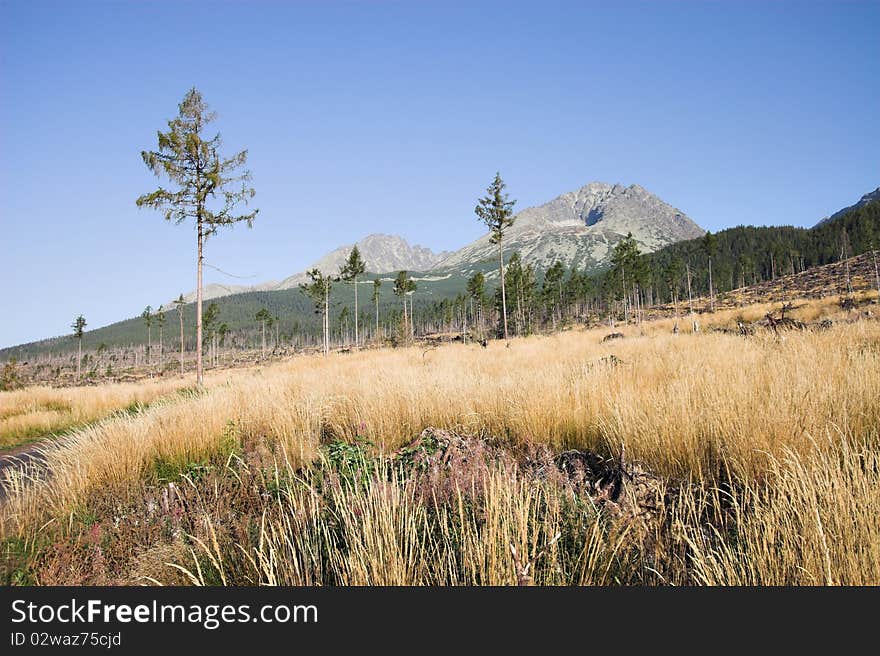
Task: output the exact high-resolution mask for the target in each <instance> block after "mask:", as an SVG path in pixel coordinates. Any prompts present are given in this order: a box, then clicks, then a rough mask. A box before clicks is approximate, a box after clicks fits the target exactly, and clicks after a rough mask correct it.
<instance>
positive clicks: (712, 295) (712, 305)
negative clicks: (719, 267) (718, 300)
mask: <svg viewBox="0 0 880 656" xmlns="http://www.w3.org/2000/svg"><path fill="white" fill-rule="evenodd" d="M709 309H710V310H711V311H712V312H714V311H715V292H714V291H713V290H712V258H711V257H710V258H709Z"/></svg>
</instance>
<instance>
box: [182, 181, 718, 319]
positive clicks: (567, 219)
mask: <svg viewBox="0 0 880 656" xmlns="http://www.w3.org/2000/svg"><path fill="white" fill-rule="evenodd" d="M474 220H476V219H474ZM628 233H632V235H633V237H634V238H635V240H636V241H637V242H638V244H639V247H640V248H641V250H642V252H645V253H649V252H653V251H655V250H657V249H659V248H662V247H664V246H666V245H668V244H672V243H675V242H677V241H681V240H683V239H693V238H695V237H700V236H702V235H703V234H704V233H705V231H704V230H703V229H702V228H701V227H700V226H698V225H697V224H696V223H694V222H693V221H692V220H691V219H690V218H689V217H688V216H687V215H686V214H685V213H684V212H682V211H681V210H678V209H676V208H674V207H672V206H671V205H669V204H668V203H666V202H664V201H662V200H660V199H659V198H658V197H657V196H655V195H654V194H652V193H650V192H649V191H647V190H646V189H644V188H643V187H640V186H639V185H630V186H629V187H625V186H623V185H619V184H615V185H610V184H606V183H604V182H591V183H590V184H588V185H585V186H583V187H581V188H580V189H578V190H577V191H572V192H568V193H565V194H562V195H561V196H558V197H557V198H554V199H553V200H551V201H549V202H547V203H544V204H543V205H540V206H538V207H529V208H527V209H525V210H523V211H521V212H519V213H518V214H517V215H516V216H515V217H514V224H513V226H512V227H511V228H510V229H509V230H508V232H507V234H506V235H505V239H504V250H505V253H506V256H510V255H512V254H513V253H519V255H520V257H521V258H522V260H523V262H525V263H526V264H532V265H533V266H534V267H535V269H536V270H538V271H543V270H545V269H547V268H549V267H550V266H551V265H552V264H553V263H554V262H556V261H557V260H559V261H561V262H562V263H563V264H564V265H565V267H566V268H576V269H578V270H582V271H586V272H588V273H590V272H594V271H597V270H599V269H602V268H604V267H606V266H607V265H608V264H609V262H610V258H611V252H612V250H613V248H614V245H615V244H616V243H617V242H618V241H620V239H622V238H623V237H625V236H626V235H627V234H628ZM352 246H354V244H347V245H345V246H340V247H339V248H337V249H335V250H333V251H331V252H330V253H327V254H326V255H325V256H323V257H322V258H320V259H319V260H317V261H316V262H314V263H313V264H311V265H310V266H308V267H306V271H308V270H309V269H320V270H321V271H322V272H324V273H336V272H338V271H339V269H340V267H341V266H342V264H343V263H344V261H345V259H346V258H347V257H348V255H349V253H350V252H351V249H352ZM357 247H358V249H359V250H360V251H361V257H363V259H364V261H365V262H366V263H367V270H368V271H369V272H371V273H373V274H383V273H392V272H396V271H401V270H406V271H413V272H418V273H427V274H428V276H429V277H434V278H437V277H440V278H448V277H452V276H455V277H458V276H470V275H472V274H473V273H474V272H475V271H478V270H479V271H485V272H486V275H487V277H489V278H492V277H494V276H496V275H497V273H496V271H495V268H496V266H497V265H496V262H497V260H498V247H497V246H495V245H494V244H491V243H489V235H488V233H487V234H486V235H484V236H483V237H480V238H479V239H477V240H476V241H474V242H472V243H470V244H468V245H467V246H464V247H463V248H461V249H459V250H457V251H455V252H454V253H449V252H446V251H444V252H440V253H435V252H434V251H432V250H431V249H429V248H425V247H423V246H419V245H415V246H411V245H410V244H409V243H407V241H406V240H405V239H403V238H402V237H398V236H395V235H384V234H373V235H369V236H367V237H364V238H363V239H361V240H360V241H358V242H357ZM305 281H306V275H305V272H300V273H295V274H293V275H291V276H288V277H287V278H285V279H284V280H282V281H280V282H278V281H275V280H272V281H269V282H265V283H262V284H259V285H254V286H243V285H223V284H216V283H214V284H210V285H206V286H205V287H204V292H203V293H204V298H205V299H206V300H207V299H214V298H219V297H222V296H229V295H231V294H240V293H244V292H255V291H278V290H283V289H291V288H293V287H296V286H297V285H299V284H300V283H303V282H305ZM184 299H185V300H186V301H187V302H192V301H194V300H195V292H190V293H189V294H186V295H185V296H184Z"/></svg>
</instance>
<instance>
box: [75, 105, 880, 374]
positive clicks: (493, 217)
mask: <svg viewBox="0 0 880 656" xmlns="http://www.w3.org/2000/svg"><path fill="white" fill-rule="evenodd" d="M178 109H179V113H178V116H177V117H175V118H173V119H172V120H170V121H168V130H167V131H166V132H162V131H159V132H158V149H157V150H156V151H143V152H142V153H141V156H142V159H143V161H144V163H145V164H146V166H147V167H148V168H149V169H150V170H151V171H152V172H153V173H155V174H156V175H157V176H158V177H164V178H166V179H167V180H168V181H169V182H170V183H172V184H171V188H165V187H159V188H158V189H157V190H155V191H153V192H151V193H149V194H145V195H143V196H141V197H139V198H138V199H137V205H138V206H139V207H148V208H153V209H157V210H160V211H161V212H162V213H163V216H164V218H165V219H166V220H168V221H170V222H174V223H176V224H179V223H182V222H184V221H186V220H192V221H193V222H194V223H195V227H196V234H197V240H196V278H197V287H196V302H195V308H194V312H192V311H188V310H187V308H186V306H187V305H188V304H187V303H186V301H185V300H184V298H183V295H182V294H181V295H180V296H179V298H178V299H177V300H176V301H175V302H174V303H173V305H174V312H175V314H176V317H172V318H176V319H177V326H176V328H177V330H174V331H172V332H173V333H176V334H175V335H174V336H173V337H171V338H170V339H169V338H168V336H166V334H165V328H166V322H170V321H172V319H171V318H169V314H171V312H172V309H171V308H170V307H162V306H160V307H159V309H158V310H155V311H154V310H153V308H152V307H150V306H148V307H147V308H145V310H144V311H143V313H142V314H141V319H142V322H143V329H144V333H145V334H144V338H145V342H144V346H143V350H142V353H143V363H142V364H143V365H144V366H147V367H155V368H156V370H157V371H165V370H167V366H168V363H169V362H170V360H169V358H171V356H170V355H169V354H168V353H166V346H167V347H168V348H174V349H175V351H176V352H175V359H176V361H177V362H176V364H177V367H178V368H179V371H180V372H181V373H183V372H184V371H185V370H186V368H187V365H186V361H187V359H191V357H190V358H188V357H187V354H190V356H192V355H194V356H195V371H196V373H197V380H198V384H199V385H201V384H202V375H203V367H204V361H207V363H208V364H209V365H210V366H218V364H220V361H221V356H222V354H223V353H228V352H230V351H233V352H234V351H239V350H255V349H258V350H259V352H260V357H261V358H266V357H269V355H271V354H277V353H279V352H284V353H286V352H289V351H290V350H296V349H310V348H317V349H318V350H320V351H322V352H323V353H324V354H327V353H329V352H330V350H331V348H334V347H336V346H342V347H348V348H354V349H358V348H361V347H362V346H364V345H366V344H373V343H379V342H384V341H386V340H391V341H392V342H393V343H395V344H397V343H406V342H411V341H412V340H414V339H416V337H418V336H423V335H425V334H430V333H438V332H455V333H458V334H460V335H461V338H462V339H464V340H468V339H478V340H485V339H487V338H488V337H491V336H496V337H498V338H504V339H505V340H507V339H508V338H509V336H510V335H511V334H513V335H528V334H531V333H534V332H537V331H543V330H548V329H549V330H555V329H557V328H559V327H560V326H562V325H565V324H567V323H570V322H573V321H575V322H583V321H587V320H589V319H593V320H605V319H608V320H610V321H611V322H612V323H613V321H615V320H622V321H626V322H628V321H633V320H634V321H639V320H641V316H642V312H643V310H644V309H645V308H647V307H651V306H654V305H657V304H665V303H672V304H674V305H675V307H676V309H678V307H679V305H681V306H682V309H683V310H684V309H685V308H686V309H688V310H689V311H691V312H693V299H694V298H696V297H698V296H703V297H708V298H709V304H710V309H712V308H714V304H715V298H716V295H717V294H720V293H725V292H727V291H730V290H732V289H735V288H737V287H743V286H746V285H750V284H754V283H757V282H760V281H764V280H773V279H775V278H777V277H779V276H782V275H786V274H789V273H797V272H800V271H803V270H805V269H806V268H808V267H812V266H816V265H820V264H826V263H829V262H834V261H838V260H843V259H845V258H847V257H850V256H852V255H854V254H859V253H862V252H866V251H870V250H872V249H876V248H877V245H878V242H880V202H874V203H870V204H867V205H865V206H862V207H860V208H857V209H855V210H853V211H851V212H849V213H848V214H847V215H845V216H844V217H841V218H839V219H837V220H835V221H833V222H829V223H827V224H823V225H821V226H818V227H816V228H814V229H811V230H807V229H802V228H793V227H779V228H757V227H744V226H741V227H737V228H732V229H728V230H724V231H722V232H719V233H717V234H711V233H706V235H705V236H704V237H702V238H700V239H694V240H689V241H686V242H679V243H676V244H672V245H670V246H668V247H666V248H663V249H661V250H660V251H657V252H655V253H650V254H647V255H643V254H642V253H640V251H639V248H638V245H637V242H636V241H635V239H633V237H632V235H627V237H625V238H623V239H621V240H620V241H619V242H618V243H617V244H616V245H615V247H614V250H613V254H612V258H611V266H610V268H608V269H607V270H606V271H604V272H601V273H599V274H593V275H588V274H586V273H585V272H579V271H577V270H569V269H566V267H565V266H564V264H563V263H562V262H555V263H554V264H553V265H552V266H550V267H549V268H548V269H547V270H546V271H538V270H536V269H535V267H534V266H533V265H531V264H526V263H524V262H523V261H522V259H521V258H520V256H519V254H518V253H505V250H504V237H505V234H506V232H507V230H508V229H509V228H510V227H511V226H512V225H513V223H514V216H513V206H514V204H515V202H516V201H514V200H510V199H509V197H508V194H507V193H505V187H506V185H505V183H504V181H503V180H502V178H501V175H500V174H498V173H496V175H495V178H494V179H493V181H492V183H491V184H490V185H489V187H488V188H487V190H486V194H485V195H484V196H482V197H480V198H479V199H478V201H477V205H476V207H475V209H474V213H475V214H476V216H477V217H478V219H479V220H480V221H481V222H483V223H484V224H485V225H486V227H487V228H488V230H489V234H490V241H491V243H492V244H495V245H497V246H498V260H497V264H498V267H497V272H496V271H493V270H491V269H487V270H486V271H485V272H477V273H475V274H474V275H473V276H471V278H470V279H468V280H467V282H466V285H465V289H464V290H463V291H462V292H461V293H460V294H458V295H457V296H456V297H455V298H443V299H442V300H439V301H437V300H428V299H427V298H425V299H417V291H418V285H417V283H416V281H415V280H414V279H413V278H412V276H411V275H410V273H409V272H407V271H400V272H399V273H398V274H397V275H396V277H395V278H394V279H393V280H390V281H388V280H386V281H383V280H381V279H379V278H372V279H370V278H368V277H367V275H366V272H367V270H368V267H369V263H368V262H366V261H364V259H363V257H362V255H361V253H360V251H359V249H358V248H357V246H355V247H354V248H353V249H352V250H351V252H350V254H349V257H348V258H347V260H346V261H345V262H344V264H343V265H342V266H341V267H340V269H339V270H338V271H335V272H328V271H320V270H318V269H313V270H310V271H308V272H307V276H308V281H307V282H306V283H303V284H302V285H300V286H299V289H298V292H300V293H301V301H302V302H299V301H296V300H294V301H293V302H292V304H291V305H290V306H289V307H288V308H285V309H281V308H279V307H274V308H273V307H270V306H269V304H266V305H265V306H261V307H259V308H258V309H256V311H254V310H253V304H252V303H250V304H249V305H248V304H241V305H240V306H238V305H236V302H235V301H230V300H228V299H224V302H223V310H222V311H221V307H220V305H219V304H218V303H216V302H212V303H210V304H209V305H208V306H207V308H206V309H203V295H202V268H203V262H204V248H205V243H206V241H207V240H208V238H209V237H212V236H214V235H215V234H216V233H217V232H218V230H219V229H220V228H223V227H230V226H233V225H235V224H237V223H245V224H247V225H248V226H249V227H250V226H251V225H252V224H253V221H254V219H255V217H256V215H257V213H258V210H256V209H255V210H252V211H250V212H245V213H238V212H239V211H238V208H239V206H241V205H247V204H248V202H249V201H250V199H252V198H253V197H254V194H255V191H254V189H253V188H252V187H250V186H249V185H250V180H251V176H250V172H248V171H243V172H242V171H241V170H240V169H241V168H242V167H243V166H244V165H245V163H246V161H247V151H246V150H244V151H241V152H238V153H236V154H233V155H232V156H229V157H225V156H223V155H222V154H221V153H220V150H221V148H222V140H221V138H220V135H219V134H216V135H214V136H213V137H210V138H209V137H207V136H205V135H204V130H205V129H206V128H207V126H209V125H210V124H211V123H212V122H213V121H214V120H215V118H216V115H215V114H214V113H213V112H211V111H210V110H209V109H208V106H207V105H206V104H205V102H204V101H203V99H202V96H201V94H200V93H199V92H198V91H197V90H196V89H191V90H190V91H189V92H187V94H186V96H185V97H184V99H183V101H182V102H181V103H180V105H179V108H178ZM847 278H848V275H847ZM337 285H338V286H340V287H341V288H342V289H345V288H348V291H350V292H351V293H350V294H348V293H346V294H345V296H346V297H349V296H350V299H349V298H346V300H345V302H341V301H340V300H339V293H338V291H337V293H336V295H335V296H334V294H333V290H334V288H335V287H336V286H337ZM361 285H366V288H367V289H368V290H369V291H371V292H372V293H371V295H370V300H369V303H368V304H367V305H366V307H364V303H361V300H360V299H361V296H360V294H359V290H360V286H361ZM383 286H384V289H386V292H385V293H386V297H387V295H388V291H390V293H391V294H392V295H393V297H394V298H395V299H396V300H394V301H392V302H390V303H389V302H385V303H382V302H381V295H382V290H383ZM878 288H880V273H878ZM294 293H296V292H294ZM307 302H310V303H311V305H312V308H313V315H312V319H311V320H309V319H308V318H304V313H303V310H304V309H305V305H304V304H303V303H307ZM685 304H687V305H685ZM276 305H277V304H276ZM290 308H293V309H294V310H296V311H295V312H294V314H295V315H296V318H291V317H290V316H289V309H290ZM187 313H189V314H190V315H191V316H190V317H189V321H186V319H187V317H186V315H187ZM243 313H244V314H243ZM221 314H224V315H228V316H221ZM305 316H308V315H305ZM169 325H170V323H169ZM231 325H234V326H235V329H234V330H233V329H231V328H230V326H231ZM85 326H86V321H85V318H84V317H83V316H79V317H77V318H76V320H75V321H74V323H73V324H72V328H73V337H74V338H75V340H76V346H77V355H76V356H75V364H76V377H77V379H79V378H80V377H81V375H82V365H83V364H84V363H86V362H88V358H89V357H90V356H89V354H86V355H85V356H84V355H83V350H82V349H83V340H84V336H85ZM193 329H194V333H195V335H194V340H193V339H192V337H190V338H188V337H187V335H188V334H189V331H192V330H193ZM193 341H194V344H193V343H191V342H193ZM104 349H105V351H106V347H104ZM97 350H98V351H99V352H100V350H101V349H100V347H99V348H98V349H97ZM122 353H123V354H124V358H125V359H126V360H127V358H128V355H129V354H132V353H133V354H134V360H135V366H138V365H139V364H141V363H140V362H139V359H140V358H139V356H140V355H141V350H140V349H138V348H135V347H134V345H131V346H130V347H129V348H128V349H122ZM114 355H115V356H116V357H117V359H118V357H119V356H120V353H119V349H117V352H116V353H115V354H114ZM110 370H112V363H110V364H108V372H109V371H110ZM94 371H95V370H94V369H92V370H91V373H92V374H94Z"/></svg>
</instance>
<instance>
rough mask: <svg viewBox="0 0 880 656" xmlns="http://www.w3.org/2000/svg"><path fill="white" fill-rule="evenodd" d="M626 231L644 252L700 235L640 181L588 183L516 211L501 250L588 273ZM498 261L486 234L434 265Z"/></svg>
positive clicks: (542, 265)
mask: <svg viewBox="0 0 880 656" xmlns="http://www.w3.org/2000/svg"><path fill="white" fill-rule="evenodd" d="M629 232H632V234H633V237H634V238H635V239H636V241H637V242H638V243H639V246H640V248H641V249H642V251H644V252H650V251H655V250H657V249H659V248H662V247H663V246H666V245H667V244H671V243H674V242H676V241H681V240H683V239H693V238H696V237H700V236H702V235H703V234H704V230H703V229H702V228H700V227H699V226H698V225H697V224H696V223H694V222H693V221H692V220H691V219H690V218H688V216H687V215H685V214H684V213H683V212H682V211H681V210H678V209H676V208H674V207H672V206H671V205H669V204H668V203H665V202H664V201H662V200H660V199H659V198H657V196H655V195H653V194H651V193H650V192H648V191H647V190H646V189H644V188H643V187H640V186H639V185H630V186H629V187H624V186H623V185H609V184H605V183H602V182H591V183H590V184H588V185H586V186H584V187H581V188H580V189H578V190H577V191H573V192H569V193H566V194H562V195H561V196H559V197H558V198H554V199H553V200H551V201H550V202H548V203H545V204H543V205H540V206H538V207H530V208H528V209H525V210H523V211H522V212H520V213H519V214H517V215H516V217H515V220H514V224H513V226H512V227H511V228H510V229H509V230H508V231H507V233H506V235H505V239H504V249H505V252H506V253H507V254H510V253H513V252H518V253H519V254H520V256H521V257H522V258H523V260H524V261H525V262H527V263H530V264H533V265H534V266H535V267H536V268H537V269H546V268H548V267H549V266H550V265H552V264H553V262H555V261H556V260H557V259H558V260H561V261H562V262H563V264H565V265H566V267H569V268H577V269H580V270H587V271H590V270H595V269H598V268H601V267H603V266H605V265H607V264H608V262H609V260H610V257H611V251H612V249H613V248H614V245H615V244H616V243H617V241H619V240H620V239H621V238H622V237H625V236H626V234H627V233H629ZM497 259H498V247H497V246H496V245H494V244H491V243H490V242H489V235H488V234H486V235H484V236H483V237H481V238H480V239H478V240H476V241H475V242H473V243H471V244H469V245H467V246H465V247H464V248H462V249H461V250H458V251H456V252H455V253H453V254H452V255H450V256H449V257H447V258H446V259H444V260H443V261H441V262H440V263H438V264H437V266H436V267H435V269H437V270H455V271H458V272H460V273H462V274H464V275H466V274H468V273H469V272H471V271H473V270H477V269H483V268H484V266H483V265H484V263H485V262H487V261H497Z"/></svg>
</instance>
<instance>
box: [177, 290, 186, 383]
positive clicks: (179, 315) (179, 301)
mask: <svg viewBox="0 0 880 656" xmlns="http://www.w3.org/2000/svg"><path fill="white" fill-rule="evenodd" d="M174 305H175V306H176V307H177V318H178V320H179V321H180V375H181V376H182V375H183V346H184V341H183V308H184V307H185V306H186V301H184V300H183V294H181V295H180V296H179V297H178V298H177V300H176V301H174Z"/></svg>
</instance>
